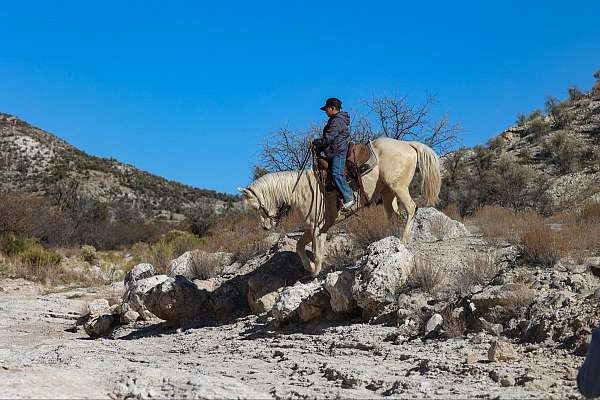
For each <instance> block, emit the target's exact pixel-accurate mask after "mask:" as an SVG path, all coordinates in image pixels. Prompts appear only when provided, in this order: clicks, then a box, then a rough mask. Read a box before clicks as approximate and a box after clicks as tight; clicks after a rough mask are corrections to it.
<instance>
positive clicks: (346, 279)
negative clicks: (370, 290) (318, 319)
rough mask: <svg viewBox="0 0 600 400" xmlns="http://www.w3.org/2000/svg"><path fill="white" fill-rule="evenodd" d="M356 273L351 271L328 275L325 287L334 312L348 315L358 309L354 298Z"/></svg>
mask: <svg viewBox="0 0 600 400" xmlns="http://www.w3.org/2000/svg"><path fill="white" fill-rule="evenodd" d="M353 283H354V273H353V272H352V271H350V270H343V271H336V272H331V273H329V274H327V277H326V278H325V282H324V284H323V287H324V288H325V290H327V293H329V296H330V299H329V303H330V304H331V308H332V310H333V311H335V312H338V313H347V312H350V311H352V310H353V309H354V308H356V301H355V300H354V299H353V298H352V285H353Z"/></svg>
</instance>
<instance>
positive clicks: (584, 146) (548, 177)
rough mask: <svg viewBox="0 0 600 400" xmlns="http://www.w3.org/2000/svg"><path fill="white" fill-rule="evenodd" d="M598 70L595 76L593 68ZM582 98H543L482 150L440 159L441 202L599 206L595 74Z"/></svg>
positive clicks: (574, 94) (599, 115) (463, 206)
mask: <svg viewBox="0 0 600 400" xmlns="http://www.w3.org/2000/svg"><path fill="white" fill-rule="evenodd" d="M599 72H600V71H599ZM595 76H597V77H598V83H596V85H595V86H594V88H593V89H592V90H591V91H590V92H587V93H582V92H580V91H579V90H577V89H576V88H570V89H569V97H568V98H567V99H566V100H564V101H559V100H557V99H555V98H551V97H549V98H548V99H547V100H546V103H545V112H542V111H541V110H536V111H533V112H532V113H531V114H530V115H528V116H524V115H519V116H518V117H517V122H516V124H515V125H514V126H512V127H510V128H508V129H507V130H505V131H504V132H502V133H501V134H500V135H498V136H496V137H494V138H493V139H491V140H490V141H489V142H488V143H487V144H486V145H482V146H476V147H474V148H463V149H460V150H458V151H456V152H454V153H452V154H449V155H448V156H447V157H445V159H444V161H443V164H444V169H445V174H444V176H445V178H444V179H445V182H444V188H443V190H444V192H443V194H442V198H443V200H444V202H445V205H449V204H456V205H457V206H458V207H459V209H460V211H461V212H462V213H463V214H464V213H469V212H471V211H472V210H474V209H476V208H477V207H480V206H482V205H486V204H498V205H503V206H508V207H512V208H516V209H536V210H537V211H541V212H545V213H550V212H555V211H558V210H563V209H567V208H569V207H572V206H578V205H581V204H583V203H586V202H589V201H594V202H598V201H600V74H598V73H596V75H595Z"/></svg>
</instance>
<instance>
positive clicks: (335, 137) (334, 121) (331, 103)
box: [313, 97, 354, 211]
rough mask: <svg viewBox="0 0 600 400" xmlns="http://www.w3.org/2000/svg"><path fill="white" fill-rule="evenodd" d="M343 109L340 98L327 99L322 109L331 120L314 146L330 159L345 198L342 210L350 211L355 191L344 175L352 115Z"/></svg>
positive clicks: (314, 142) (332, 172)
mask: <svg viewBox="0 0 600 400" xmlns="http://www.w3.org/2000/svg"><path fill="white" fill-rule="evenodd" d="M341 109H342V102H341V100H340V99H336V98H335V97H332V98H329V99H327V101H326V102H325V105H324V106H323V107H321V110H323V111H325V113H326V114H327V116H328V117H329V120H328V121H327V124H326V125H325V127H324V128H323V137H321V138H318V139H315V140H313V146H315V148H316V149H317V151H319V152H322V153H323V156H324V157H325V158H326V159H327V160H328V161H329V163H330V165H331V175H332V177H333V182H334V183H335V186H336V187H337V188H338V189H339V191H340V192H341V193H342V198H343V200H344V204H343V206H342V210H344V211H348V210H350V209H351V208H352V206H353V205H354V193H353V192H352V189H351V188H350V185H349V184H348V182H347V181H346V177H345V176H344V168H345V165H346V158H347V157H348V144H349V143H350V116H349V115H348V113H346V112H344V111H341Z"/></svg>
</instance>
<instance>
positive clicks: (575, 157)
mask: <svg viewBox="0 0 600 400" xmlns="http://www.w3.org/2000/svg"><path fill="white" fill-rule="evenodd" d="M544 149H545V150H546V152H547V153H549V154H550V157H551V159H552V161H553V162H554V163H555V164H556V165H557V166H558V168H559V169H560V171H561V172H563V173H570V172H575V171H579V170H581V168H582V158H583V148H582V145H581V143H580V142H578V141H577V140H576V139H574V138H573V137H571V136H570V135H569V134H568V133H566V132H559V133H557V134H556V135H554V136H553V137H552V138H550V139H548V140H546V141H545V142H544Z"/></svg>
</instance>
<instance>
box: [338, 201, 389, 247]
mask: <svg viewBox="0 0 600 400" xmlns="http://www.w3.org/2000/svg"><path fill="white" fill-rule="evenodd" d="M398 223H399V222H398V221H395V220H393V221H389V220H388V218H387V216H386V215H385V212H384V210H383V207H382V206H377V207H367V208H365V209H363V210H361V211H359V212H357V213H356V215H354V216H353V217H352V218H350V219H349V221H348V223H347V232H348V234H350V235H351V236H352V238H353V240H354V242H355V243H356V245H357V246H359V247H360V248H366V247H367V246H368V245H370V244H371V243H373V242H376V241H378V240H381V239H383V238H385V237H388V236H393V235H396V234H397V233H398Z"/></svg>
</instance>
